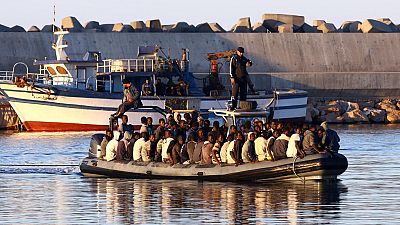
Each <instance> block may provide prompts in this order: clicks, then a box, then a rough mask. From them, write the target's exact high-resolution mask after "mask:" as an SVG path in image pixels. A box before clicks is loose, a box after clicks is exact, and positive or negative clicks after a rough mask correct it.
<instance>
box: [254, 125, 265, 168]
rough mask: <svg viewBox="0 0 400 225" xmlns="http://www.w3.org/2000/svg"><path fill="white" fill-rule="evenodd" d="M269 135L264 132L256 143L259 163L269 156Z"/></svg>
mask: <svg viewBox="0 0 400 225" xmlns="http://www.w3.org/2000/svg"><path fill="white" fill-rule="evenodd" d="M267 144H268V141H267V134H266V132H264V133H263V134H262V135H261V136H260V137H258V138H256V140H255V141H254V146H255V149H256V154H257V159H258V161H264V160H265V158H266V156H267Z"/></svg>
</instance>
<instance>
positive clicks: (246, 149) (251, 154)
mask: <svg viewBox="0 0 400 225" xmlns="http://www.w3.org/2000/svg"><path fill="white" fill-rule="evenodd" d="M255 137H256V136H255V134H254V133H253V132H249V133H248V135H247V140H246V142H245V143H244V144H243V148H242V160H243V163H249V162H256V161H257V157H256V151H255V147H254V140H255Z"/></svg>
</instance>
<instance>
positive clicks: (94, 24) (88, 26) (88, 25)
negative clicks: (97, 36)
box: [84, 21, 100, 29]
mask: <svg viewBox="0 0 400 225" xmlns="http://www.w3.org/2000/svg"><path fill="white" fill-rule="evenodd" d="M84 27H85V29H99V27H100V23H99V22H97V21H89V22H86V24H85V26H84Z"/></svg>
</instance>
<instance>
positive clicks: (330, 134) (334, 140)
mask: <svg viewBox="0 0 400 225" xmlns="http://www.w3.org/2000/svg"><path fill="white" fill-rule="evenodd" d="M321 127H322V128H323V129H324V130H325V133H324V135H323V137H322V139H321V141H322V142H323V144H326V145H327V146H328V148H329V150H330V151H333V152H338V151H339V148H340V144H339V142H340V138H339V135H338V134H337V133H336V131H334V130H332V129H330V128H329V127H328V123H327V122H323V123H322V124H321ZM325 139H327V140H325Z"/></svg>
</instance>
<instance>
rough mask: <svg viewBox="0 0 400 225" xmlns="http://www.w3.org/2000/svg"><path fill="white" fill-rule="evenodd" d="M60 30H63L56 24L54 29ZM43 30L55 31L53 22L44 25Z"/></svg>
mask: <svg viewBox="0 0 400 225" xmlns="http://www.w3.org/2000/svg"><path fill="white" fill-rule="evenodd" d="M59 30H61V29H60V28H59V27H57V26H54V31H59ZM42 32H53V24H49V25H44V27H43V28H42Z"/></svg>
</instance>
